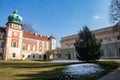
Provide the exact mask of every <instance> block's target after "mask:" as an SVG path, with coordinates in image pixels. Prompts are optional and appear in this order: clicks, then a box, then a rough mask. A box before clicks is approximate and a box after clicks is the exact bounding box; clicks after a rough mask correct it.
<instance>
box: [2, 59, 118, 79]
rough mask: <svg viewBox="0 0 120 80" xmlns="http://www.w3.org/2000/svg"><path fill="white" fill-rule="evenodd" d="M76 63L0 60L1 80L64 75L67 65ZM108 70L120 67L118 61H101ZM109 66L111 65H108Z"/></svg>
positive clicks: (100, 63) (48, 77)
mask: <svg viewBox="0 0 120 80" xmlns="http://www.w3.org/2000/svg"><path fill="white" fill-rule="evenodd" d="M71 64H76V63H52V62H48V61H0V80H49V79H52V78H56V77H60V76H64V74H63V73H62V70H63V69H64V68H65V66H68V65H71ZM97 64H98V65H101V66H102V67H103V68H104V69H106V70H107V71H112V70H114V69H115V68H117V67H118V65H119V64H118V63H116V62H99V63H97ZM108 66H109V67H108Z"/></svg>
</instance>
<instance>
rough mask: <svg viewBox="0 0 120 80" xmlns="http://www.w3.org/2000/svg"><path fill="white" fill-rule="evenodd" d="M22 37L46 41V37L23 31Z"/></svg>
mask: <svg viewBox="0 0 120 80" xmlns="http://www.w3.org/2000/svg"><path fill="white" fill-rule="evenodd" d="M23 37H25V38H32V39H39V40H48V37H47V36H43V35H39V34H36V33H30V32H25V31H23Z"/></svg>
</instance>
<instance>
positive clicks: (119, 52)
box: [119, 48, 120, 56]
mask: <svg viewBox="0 0 120 80" xmlns="http://www.w3.org/2000/svg"><path fill="white" fill-rule="evenodd" d="M119 56H120V48H119Z"/></svg>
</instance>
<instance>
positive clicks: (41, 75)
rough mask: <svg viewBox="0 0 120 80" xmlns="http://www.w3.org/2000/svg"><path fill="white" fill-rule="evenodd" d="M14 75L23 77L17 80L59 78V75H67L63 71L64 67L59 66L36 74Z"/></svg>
mask: <svg viewBox="0 0 120 80" xmlns="http://www.w3.org/2000/svg"><path fill="white" fill-rule="evenodd" d="M14 76H17V77H19V78H20V77H22V78H23V79H16V80H57V79H58V78H59V77H61V76H65V74H64V73H62V68H57V69H53V70H50V71H41V72H37V73H35V74H17V75H14Z"/></svg>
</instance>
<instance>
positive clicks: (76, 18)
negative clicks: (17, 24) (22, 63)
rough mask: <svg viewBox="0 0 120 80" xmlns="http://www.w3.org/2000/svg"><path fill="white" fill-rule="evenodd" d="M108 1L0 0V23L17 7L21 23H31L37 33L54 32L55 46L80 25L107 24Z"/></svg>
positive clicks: (48, 34) (94, 27)
mask: <svg viewBox="0 0 120 80" xmlns="http://www.w3.org/2000/svg"><path fill="white" fill-rule="evenodd" d="M110 2H111V0H0V26H5V24H6V22H7V17H8V16H9V15H10V14H11V13H12V12H13V11H14V10H15V9H17V10H18V12H19V14H20V15H21V16H22V17H23V21H22V22H28V23H31V24H33V27H34V28H35V30H36V31H37V33H39V34H43V35H46V36H50V35H51V34H52V35H54V36H55V37H56V39H57V46H60V39H61V37H64V36H68V35H73V34H76V33H78V32H79V30H80V29H82V27H83V26H84V25H87V26H88V27H89V28H90V29H91V30H95V29H100V28H104V27H108V26H111V25H112V24H111V23H110V22H109V5H110Z"/></svg>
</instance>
